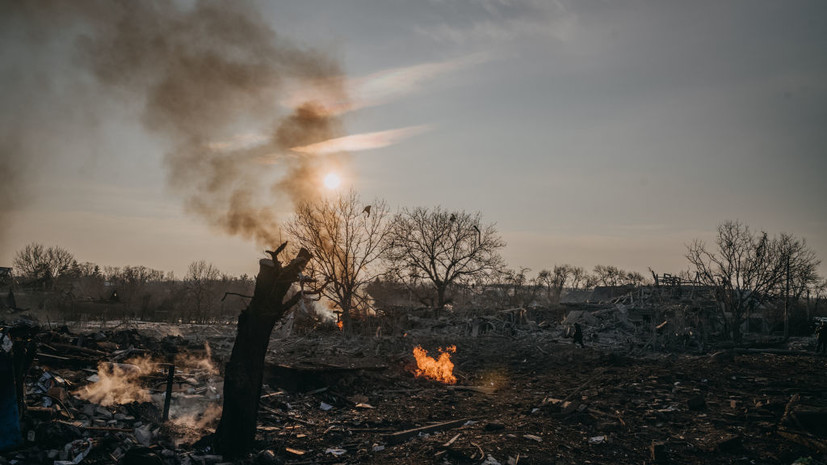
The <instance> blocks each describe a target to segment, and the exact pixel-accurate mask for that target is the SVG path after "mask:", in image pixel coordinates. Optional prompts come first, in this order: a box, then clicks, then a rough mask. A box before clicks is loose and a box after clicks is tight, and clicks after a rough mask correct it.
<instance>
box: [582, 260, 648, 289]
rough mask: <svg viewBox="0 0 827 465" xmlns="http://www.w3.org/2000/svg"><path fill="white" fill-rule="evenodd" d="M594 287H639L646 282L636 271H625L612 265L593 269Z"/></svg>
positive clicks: (598, 266)
mask: <svg viewBox="0 0 827 465" xmlns="http://www.w3.org/2000/svg"><path fill="white" fill-rule="evenodd" d="M593 276H594V280H595V285H600V286H641V285H643V284H646V282H647V280H646V277H644V276H643V275H642V274H640V273H638V272H637V271H625V270H622V269H620V268H618V267H616V266H613V265H597V266H595V267H594V275H593Z"/></svg>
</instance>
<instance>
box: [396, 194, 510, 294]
mask: <svg viewBox="0 0 827 465" xmlns="http://www.w3.org/2000/svg"><path fill="white" fill-rule="evenodd" d="M388 239H389V243H388V244H389V246H388V251H387V253H386V255H385V256H386V258H387V261H388V262H389V263H390V266H391V269H392V270H393V271H395V273H396V274H398V275H400V276H404V275H405V273H408V274H410V275H414V276H418V277H421V278H423V279H425V280H426V281H428V282H430V283H431V284H432V285H433V287H434V290H435V291H436V296H437V299H436V306H437V308H442V307H444V306H445V304H446V303H448V299H447V298H446V291H447V290H448V288H449V287H450V286H452V285H454V284H455V283H457V282H458V281H460V280H463V279H475V278H479V277H482V276H483V275H485V274H486V273H490V272H494V271H498V270H500V269H501V268H502V266H503V260H502V258H501V257H500V255H499V249H501V248H503V247H504V246H505V242H504V241H503V240H502V238H500V236H499V234H498V233H497V230H496V229H495V227H494V225H493V224H488V225H483V224H482V223H481V222H480V214H479V213H474V214H470V213H466V212H464V211H459V212H449V211H446V210H443V209H442V208H440V207H436V208H435V209H433V210H428V209H426V208H416V209H413V210H407V209H406V210H403V211H402V212H400V213H398V214H397V215H396V216H394V219H393V221H392V222H391V227H390V234H389V236H388Z"/></svg>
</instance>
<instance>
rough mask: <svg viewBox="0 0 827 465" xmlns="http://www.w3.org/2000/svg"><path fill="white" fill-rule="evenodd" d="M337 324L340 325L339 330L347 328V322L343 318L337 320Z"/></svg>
mask: <svg viewBox="0 0 827 465" xmlns="http://www.w3.org/2000/svg"><path fill="white" fill-rule="evenodd" d="M336 326H338V327H339V331H344V329H345V324H344V323H343V322H342V321H341V320H339V321H337V322H336Z"/></svg>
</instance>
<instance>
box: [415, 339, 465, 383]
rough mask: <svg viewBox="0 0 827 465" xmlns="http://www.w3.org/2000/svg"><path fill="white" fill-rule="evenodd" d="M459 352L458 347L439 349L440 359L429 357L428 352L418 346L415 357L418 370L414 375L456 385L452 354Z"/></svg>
mask: <svg viewBox="0 0 827 465" xmlns="http://www.w3.org/2000/svg"><path fill="white" fill-rule="evenodd" d="M456 351H457V346H449V347H446V348H445V349H442V348H440V349H439V358H437V359H434V358H431V357H428V351H427V350H425V349H423V348H422V346H416V347H414V350H413V355H414V357H415V358H416V366H417V370H416V372H415V373H414V374H415V375H416V376H417V377H419V376H424V377H426V378H430V379H434V380H437V381H440V382H443V383H446V384H456V382H457V377H456V376H454V362H452V361H451V353H454V352H456Z"/></svg>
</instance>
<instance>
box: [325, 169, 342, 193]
mask: <svg viewBox="0 0 827 465" xmlns="http://www.w3.org/2000/svg"><path fill="white" fill-rule="evenodd" d="M341 183H342V178H340V177H339V175H338V174H336V173H327V176H325V177H324V187H327V188H328V189H330V190H333V189H336V188H337V187H339V184H341Z"/></svg>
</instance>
